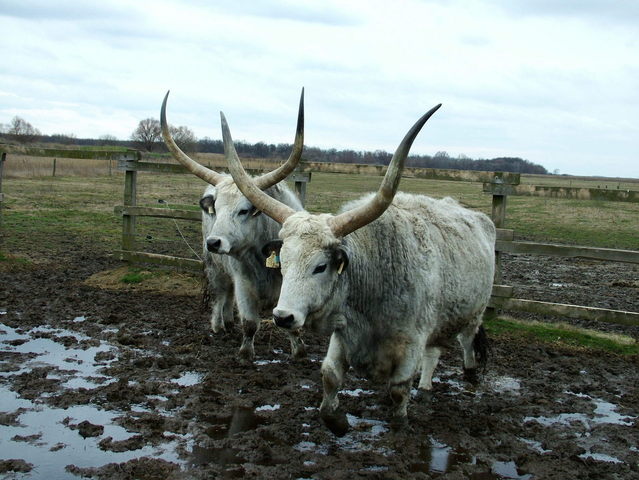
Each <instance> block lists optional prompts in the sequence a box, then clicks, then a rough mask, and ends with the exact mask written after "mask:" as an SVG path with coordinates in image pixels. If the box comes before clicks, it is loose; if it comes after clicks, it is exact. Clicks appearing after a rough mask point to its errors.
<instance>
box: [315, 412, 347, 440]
mask: <svg viewBox="0 0 639 480" xmlns="http://www.w3.org/2000/svg"><path fill="white" fill-rule="evenodd" d="M321 416H322V420H323V421H324V425H326V428H328V429H329V430H330V431H331V432H333V434H334V435H335V436H337V437H343V436H344V435H346V434H347V433H348V430H349V429H350V425H349V424H348V420H347V419H346V414H345V413H344V412H342V411H339V410H338V411H336V412H333V413H329V414H322V415H321Z"/></svg>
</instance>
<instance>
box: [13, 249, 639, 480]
mask: <svg viewBox="0 0 639 480" xmlns="http://www.w3.org/2000/svg"><path fill="white" fill-rule="evenodd" d="M58 241H59V242H61V243H63V244H64V248H61V249H60V250H59V251H58V250H56V249H52V248H51V245H53V243H55V242H58ZM34 245H35V246H34V247H33V248H36V249H39V255H40V257H39V258H40V260H38V261H37V262H36V263H31V264H22V263H21V262H15V261H9V262H2V265H1V266H0V285H1V287H0V360H1V362H0V478H56V479H60V478H81V477H91V478H104V479H106V478H108V479H128V478H140V479H155V478H175V479H182V478H194V479H204V478H244V477H246V478H270V479H289V478H290V479H333V480H334V479H349V480H352V479H354V478H367V479H406V478H439V479H464V478H470V479H478V480H479V479H481V480H485V479H499V478H515V479H568V478H580V479H587V478H590V479H633V478H639V473H637V472H638V471H639V393H638V389H637V386H638V385H639V371H638V369H637V366H638V362H637V358H636V357H635V358H628V357H626V358H622V357H617V356H615V355H612V354H604V353H595V352H589V351H575V350H570V349H563V348H561V347H554V346H553V347H550V346H547V345H542V344H535V343H532V342H530V341H529V340H526V341H522V340H518V339H517V338H516V337H513V338H509V337H500V338H497V339H493V344H492V358H491V361H490V363H489V367H488V370H487V371H486V372H485V374H484V375H483V378H482V382H481V383H480V384H479V385H478V386H477V387H472V386H471V385H469V384H466V383H464V381H463V379H462V374H461V368H460V366H461V360H460V352H459V351H458V350H457V349H452V350H451V351H450V352H449V353H447V354H446V355H445V356H444V358H443V361H442V363H441V365H440V367H439V368H438V370H437V371H436V376H437V377H436V383H435V395H434V397H433V399H432V401H430V402H429V403H417V402H416V401H413V402H411V405H410V407H409V424H408V426H406V427H405V428H404V429H402V430H399V431H396V430H393V429H392V428H391V426H390V425H389V424H388V423H387V422H386V420H387V414H386V410H387V400H386V397H385V395H384V391H383V388H382V387H379V386H376V385H371V384H370V383H369V382H366V381H365V380H363V379H359V378H356V377H354V376H352V375H351V376H349V378H348V381H347V383H346V385H345V386H344V390H343V392H342V393H341V395H340V397H341V402H342V406H343V407H344V408H345V410H346V411H347V412H348V413H349V422H350V424H351V426H352V431H351V433H349V434H348V435H346V436H345V437H342V438H337V437H335V436H334V435H332V434H331V433H330V432H329V431H328V430H327V429H326V428H325V427H324V426H323V425H322V424H321V422H320V420H319V418H318V411H317V407H318V406H319V403H320V401H321V380H320V373H319V367H320V361H321V359H322V357H323V354H324V352H325V349H326V345H327V338H326V337H324V336H321V335H317V334H313V333H307V334H306V335H305V340H306V343H307V345H308V350H309V356H308V359H306V360H304V361H300V362H292V361H291V360H290V359H289V356H288V354H287V352H288V341H287V340H286V338H285V337H284V335H282V334H281V333H280V332H278V331H277V330H276V329H275V328H274V327H272V326H270V325H268V324H265V325H264V327H263V328H262V330H261V331H260V332H259V333H258V336H257V340H256V354H257V361H256V362H255V363H254V364H253V365H252V366H249V367H246V366H241V365H240V364H239V363H238V362H237V360H236V350H237V348H238V346H239V343H240V334H239V330H237V329H236V330H234V331H230V332H228V333H226V334H222V335H217V336H213V335H212V334H211V332H210V331H209V326H208V321H207V314H205V313H203V312H202V311H201V310H200V304H199V297H198V295H192V296H185V295H171V294H167V293H154V292H144V291H135V290H122V291H116V290H109V289H100V288H97V287H95V286H88V285H87V284H86V283H84V282H85V280H86V279H87V278H89V277H91V276H92V275H93V274H95V273H97V272H104V271H105V270H109V269H113V268H116V267H118V266H119V265H120V264H119V262H118V261H116V260H115V259H113V258H110V257H109V256H108V255H106V254H101V253H96V252H95V250H94V249H93V248H92V245H91V244H90V243H88V242H87V241H86V240H81V239H75V240H74V239H70V238H65V239H53V240H52V239H47V241H42V242H35V241H34ZM49 249H50V251H48V250H49ZM64 251H70V252H72V255H71V254H69V255H66V254H64V253H62V252H64ZM32 254H34V255H36V254H38V252H33V251H32ZM505 265H507V266H506V267H505V276H506V280H507V282H506V283H511V284H515V285H519V284H521V285H524V284H526V285H531V287H529V288H527V289H523V288H522V291H523V295H522V296H526V295H527V296H528V297H529V298H535V297H538V296H541V295H542V293H543V292H546V293H545V294H544V295H543V296H541V299H552V300H555V301H565V302H572V303H584V304H590V305H599V306H606V305H602V303H606V302H608V303H609V305H608V306H609V307H612V308H619V309H627V310H634V311H639V299H638V297H639V288H638V285H637V280H638V273H637V267H634V266H630V265H620V264H617V265H612V264H603V263H597V262H586V261H583V260H564V261H559V260H556V259H552V258H544V257H536V258H534V259H533V258H530V259H528V258H527V257H522V258H520V259H514V258H513V259H511V261H510V262H505ZM548 292H550V293H548ZM580 300H581V302H580ZM611 329H612V330H616V331H626V332H628V333H630V334H631V335H633V336H635V338H636V337H637V332H636V329H634V330H633V329H626V328H617V327H614V328H611Z"/></svg>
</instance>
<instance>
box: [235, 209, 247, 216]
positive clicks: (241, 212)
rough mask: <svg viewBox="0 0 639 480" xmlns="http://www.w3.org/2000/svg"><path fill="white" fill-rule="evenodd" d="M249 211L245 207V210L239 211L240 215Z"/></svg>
mask: <svg viewBox="0 0 639 480" xmlns="http://www.w3.org/2000/svg"><path fill="white" fill-rule="evenodd" d="M248 212H249V211H248V210H246V209H244V210H240V211H239V212H237V214H238V215H246V214H247V213H248Z"/></svg>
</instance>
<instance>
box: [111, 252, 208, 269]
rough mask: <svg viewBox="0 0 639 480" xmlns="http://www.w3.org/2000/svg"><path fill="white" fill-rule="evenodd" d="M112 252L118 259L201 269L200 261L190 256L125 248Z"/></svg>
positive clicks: (137, 262)
mask: <svg viewBox="0 0 639 480" xmlns="http://www.w3.org/2000/svg"><path fill="white" fill-rule="evenodd" d="M114 253H115V254H116V255H118V256H119V258H120V260H124V261H126V262H133V263H136V264H139V263H151V264H154V265H164V266H167V267H178V268H182V269H184V270H195V271H199V270H201V269H202V261H201V260H195V259H192V258H183V257H173V256H170V255H161V254H159V253H147V252H130V251H127V250H115V251H114Z"/></svg>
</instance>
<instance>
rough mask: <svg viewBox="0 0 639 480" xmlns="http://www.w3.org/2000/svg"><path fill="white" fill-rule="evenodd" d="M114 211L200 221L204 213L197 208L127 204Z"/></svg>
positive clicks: (116, 212) (125, 213)
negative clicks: (134, 205)
mask: <svg viewBox="0 0 639 480" xmlns="http://www.w3.org/2000/svg"><path fill="white" fill-rule="evenodd" d="M113 211H114V212H115V214H116V215H130V216H137V217H157V218H175V219H178V220H192V221H196V222H199V221H201V220H202V214H201V213H200V211H196V210H178V209H172V208H157V207H133V206H126V205H124V206H123V205H118V206H116V207H114V209H113Z"/></svg>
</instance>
